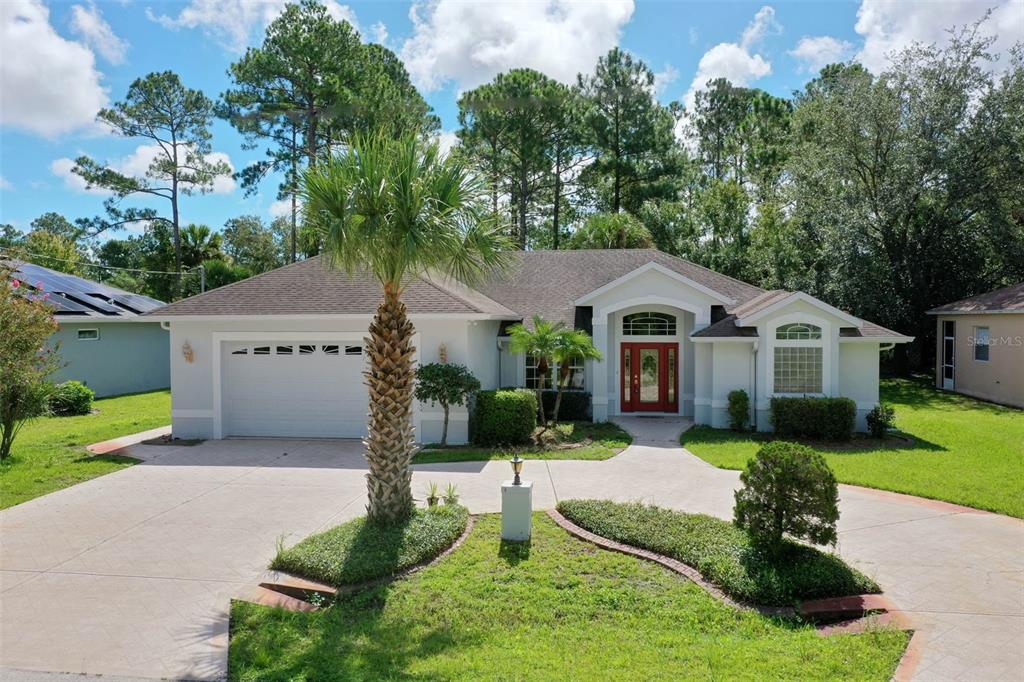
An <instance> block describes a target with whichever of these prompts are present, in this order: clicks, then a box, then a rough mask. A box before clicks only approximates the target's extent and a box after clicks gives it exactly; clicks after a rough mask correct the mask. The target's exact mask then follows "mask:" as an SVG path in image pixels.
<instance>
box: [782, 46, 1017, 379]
mask: <svg viewBox="0 0 1024 682" xmlns="http://www.w3.org/2000/svg"><path fill="white" fill-rule="evenodd" d="M990 45H991V40H990V39H985V38H982V37H980V36H979V35H978V32H977V30H976V29H975V28H970V29H965V30H960V31H957V32H954V33H953V34H952V35H951V40H950V42H949V44H948V45H947V46H945V47H938V46H935V45H913V46H911V47H908V48H906V49H905V50H903V51H901V52H900V53H898V54H897V55H896V56H895V57H894V61H893V64H892V67H891V68H890V69H889V70H887V71H886V72H885V73H883V74H881V75H880V76H879V77H877V78H875V77H872V76H871V74H869V73H867V72H866V71H864V70H863V69H860V68H853V67H828V68H826V69H825V70H823V72H822V76H821V78H819V79H818V80H817V81H815V82H812V83H810V84H809V85H808V87H807V89H806V92H805V93H803V94H802V95H801V96H800V98H799V103H798V106H797V108H796V110H795V112H794V118H793V127H794V131H795V133H796V134H797V135H798V140H797V142H798V144H797V145H796V147H795V148H794V150H793V156H792V158H791V159H790V162H789V164H788V169H789V172H790V174H791V175H792V185H793V188H792V191H793V199H794V201H795V206H796V210H795V214H794V217H795V219H796V220H798V221H800V222H801V224H802V225H803V226H804V229H807V230H808V231H811V232H814V233H815V234H816V235H818V239H817V241H818V242H819V243H820V244H822V245H823V250H822V255H821V260H820V268H821V270H822V272H825V273H828V276H827V278H823V284H822V288H821V290H820V291H818V292H816V293H818V294H819V295H820V296H822V297H823V298H825V299H826V300H828V301H829V302H831V303H833V304H834V305H837V306H839V307H842V308H845V309H848V310H851V311H852V312H854V313H855V314H857V315H858V316H860V317H865V318H868V319H871V320H877V321H878V322H879V323H881V324H883V325H885V326H887V327H890V328H893V329H897V330H900V331H902V332H905V333H913V334H915V336H916V337H917V341H916V344H917V350H918V352H919V355H918V357H920V358H921V359H925V358H927V357H928V354H929V353H930V352H933V349H934V343H932V342H931V341H930V339H933V338H934V336H933V334H934V322H933V321H932V320H930V319H928V318H927V317H926V316H925V311H927V310H928V309H929V308H931V307H933V306H935V305H938V304H940V303H944V302H948V301H951V300H956V299H958V298H962V297H965V296H969V295H973V294H976V293H980V292H983V291H988V290H991V289H993V288H996V287H998V286H1003V285H1006V284H1009V283H1012V282H1017V281H1020V280H1021V279H1024V222H1022V221H1021V219H1020V216H1021V215H1024V199H1022V196H1024V195H1022V193H1021V191H1020V188H1021V187H1024V158H1022V155H1021V150H1022V149H1024V133H1022V127H1021V126H1020V124H1019V122H1020V121H1021V120H1022V119H1024V57H1022V48H1021V46H1020V45H1019V44H1018V45H1017V46H1016V47H1015V48H1014V49H1012V50H1011V51H1010V54H1009V61H1008V63H1007V64H1006V68H1005V70H1003V71H1002V73H1001V74H996V73H994V72H993V71H992V69H991V68H990V62H991V61H992V57H991V56H990V55H989V54H988V48H989V46H990ZM903 352H905V349H904V347H903V346H899V347H898V353H900V354H902V353H903ZM900 357H901V356H900V355H897V358H900ZM923 364H927V362H924V363H923ZM904 366H905V365H904Z"/></svg>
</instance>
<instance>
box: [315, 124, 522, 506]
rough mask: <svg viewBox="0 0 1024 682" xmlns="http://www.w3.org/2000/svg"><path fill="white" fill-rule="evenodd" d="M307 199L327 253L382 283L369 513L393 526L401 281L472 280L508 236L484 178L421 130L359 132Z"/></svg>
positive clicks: (371, 376) (405, 414)
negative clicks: (496, 221) (429, 277)
mask: <svg viewBox="0 0 1024 682" xmlns="http://www.w3.org/2000/svg"><path fill="white" fill-rule="evenodd" d="M303 197H304V198H305V202H306V209H305V210H306V218H307V221H308V222H309V224H310V225H311V226H312V227H314V228H316V229H319V230H321V231H322V232H323V233H324V235H325V240H326V250H327V253H328V256H329V260H330V261H331V262H334V263H336V264H338V265H340V266H342V267H343V268H344V269H345V271H347V272H348V273H350V274H354V273H355V272H357V271H358V272H367V273H370V274H372V275H373V276H374V277H375V278H376V279H377V280H378V281H379V282H380V284H381V288H382V289H383V300H382V302H381V304H380V306H379V308H378V309H377V313H376V314H375V315H374V317H373V320H372V322H371V324H370V329H369V340H368V343H367V345H366V351H367V356H368V359H369V369H368V370H367V372H366V380H367V385H368V387H369V397H370V419H369V424H368V433H367V437H366V441H365V442H366V447H367V452H366V458H367V462H368V464H369V473H368V474H367V489H368V490H367V491H368V497H369V505H368V507H367V512H368V514H369V516H370V518H371V519H373V520H375V521H379V522H383V523H394V522H397V521H398V520H400V519H402V518H404V517H405V516H407V515H408V514H409V513H410V511H411V510H412V506H413V499H412V488H411V478H412V472H411V470H410V462H411V461H412V456H413V454H414V452H415V448H414V445H413V440H414V439H413V426H412V412H411V407H412V398H413V388H414V386H413V384H414V374H415V373H414V371H413V366H412V356H413V352H414V350H415V349H414V348H413V347H412V337H413V334H414V331H415V330H414V328H413V325H412V322H410V321H409V318H408V316H407V315H406V309H405V304H404V303H403V302H402V291H403V288H404V286H405V285H406V283H407V282H408V281H409V279H410V278H412V277H416V276H418V275H421V274H423V273H424V272H426V271H428V270H430V271H432V272H439V273H442V274H444V275H448V276H451V277H454V278H456V279H458V280H459V281H462V282H465V283H467V284H470V285H471V284H472V283H474V282H475V281H476V280H477V279H479V278H480V277H481V276H482V275H483V274H484V273H485V272H488V271H490V270H491V269H492V268H494V267H496V266H499V265H501V264H503V263H504V262H506V258H507V256H506V255H505V253H504V249H505V247H507V246H508V242H507V240H506V239H504V238H503V237H502V236H500V234H499V233H498V231H497V229H496V228H495V227H494V225H493V224H492V223H491V222H490V221H488V220H487V219H486V210H485V208H484V206H485V203H484V202H485V197H486V188H485V187H484V185H483V183H482V182H481V181H480V180H479V179H478V176H477V175H476V174H474V173H473V172H472V171H471V170H470V169H469V168H467V167H466V165H465V163H464V162H463V161H462V160H460V159H459V158H457V157H455V156H448V157H442V155H441V153H440V151H439V149H438V146H437V144H436V143H426V142H424V141H423V139H422V138H421V137H420V136H418V135H415V134H408V135H405V136H402V137H400V138H397V139H393V138H389V137H387V136H386V135H384V134H375V135H372V136H363V135H358V134H357V135H355V136H353V139H352V143H351V145H350V146H349V147H347V148H346V149H345V150H344V151H342V152H341V154H340V155H338V156H336V157H334V158H333V159H331V160H329V161H327V162H325V163H323V164H321V165H319V166H316V167H314V168H312V169H310V170H308V171H307V172H306V175H305V178H304V183H303Z"/></svg>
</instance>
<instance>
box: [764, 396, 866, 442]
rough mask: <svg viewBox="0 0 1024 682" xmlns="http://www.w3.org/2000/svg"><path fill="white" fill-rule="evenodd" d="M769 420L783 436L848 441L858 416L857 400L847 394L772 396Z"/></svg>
mask: <svg viewBox="0 0 1024 682" xmlns="http://www.w3.org/2000/svg"><path fill="white" fill-rule="evenodd" d="M771 409H772V412H771V420H772V426H773V427H775V433H776V434H778V435H779V436H781V437H783V438H821V439H824V440H831V441H847V440H850V437H851V436H852V435H853V426H854V424H855V423H856V420H857V403H855V402H853V401H852V400H850V399H849V398H772V401H771Z"/></svg>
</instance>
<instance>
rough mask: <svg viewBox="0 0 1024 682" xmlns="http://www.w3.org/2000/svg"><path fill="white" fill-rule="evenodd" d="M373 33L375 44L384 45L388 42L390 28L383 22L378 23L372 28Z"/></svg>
mask: <svg viewBox="0 0 1024 682" xmlns="http://www.w3.org/2000/svg"><path fill="white" fill-rule="evenodd" d="M370 30H371V31H372V32H373V42H375V43H379V44H381V45H383V44H384V43H386V42H387V40H388V27H387V26H385V25H384V22H383V21H378V22H377V23H376V24H374V25H373V26H371V27H370Z"/></svg>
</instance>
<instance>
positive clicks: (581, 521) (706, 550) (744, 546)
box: [558, 500, 879, 606]
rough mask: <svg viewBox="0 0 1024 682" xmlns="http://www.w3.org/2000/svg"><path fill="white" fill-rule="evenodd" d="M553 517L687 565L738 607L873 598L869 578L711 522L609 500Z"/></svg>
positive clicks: (566, 508)
mask: <svg viewBox="0 0 1024 682" xmlns="http://www.w3.org/2000/svg"><path fill="white" fill-rule="evenodd" d="M558 511H560V512H561V513H562V514H564V515H565V516H566V517H567V518H568V519H569V520H571V521H572V522H573V523H575V524H577V525H578V526H581V527H583V528H586V529H587V530H589V531H591V532H593V533H597V534H598V535H601V536H603V537H606V538H609V539H611V540H615V541H618V542H623V543H626V544H629V545H633V546H634V547H640V548H641V549H646V550H649V551H652V552H657V553H659V554H664V555H665V556H669V557H672V558H673V559H676V560H678V561H681V562H683V563H684V564H686V565H688V566H692V567H693V568H696V569H697V570H698V571H700V572H701V574H702V575H703V576H704V577H705V578H706V579H707V580H709V581H710V582H712V583H714V584H715V585H717V586H718V587H719V588H721V589H722V591H723V592H725V593H726V594H728V595H729V596H730V597H732V598H733V599H737V600H740V601H744V602H748V603H752V604H761V605H766V606H786V605H791V604H793V603H795V602H797V601H799V600H803V599H823V598H827V597H842V596H847V595H851V594H864V593H869V592H879V588H878V585H876V584H875V583H874V582H873V581H872V580H871V579H870V578H868V577H867V576H865V575H864V574H862V573H860V572H858V571H856V570H854V569H853V568H851V567H849V566H847V565H846V564H845V563H844V562H843V560H842V559H840V558H839V557H837V556H836V555H834V554H828V553H825V552H821V551H819V550H817V549H815V548H814V547H808V546H806V545H801V544H797V543H794V542H788V541H787V542H786V548H785V551H784V552H783V554H782V555H781V556H780V555H775V554H772V553H770V552H766V551H765V550H764V549H763V548H762V547H760V546H758V545H757V544H755V543H753V542H751V540H750V537H749V536H748V535H747V533H745V532H744V531H742V530H741V529H739V528H737V527H736V526H734V525H733V524H731V523H729V522H728V521H723V520H722V519H718V518H714V517H712V516H706V515H704V514H686V513H683V512H678V511H673V510H670V509H661V508H659V507H654V506H648V505H644V504H638V503H630V504H623V503H619V502H612V501H610V500H563V501H562V502H559V503H558Z"/></svg>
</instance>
